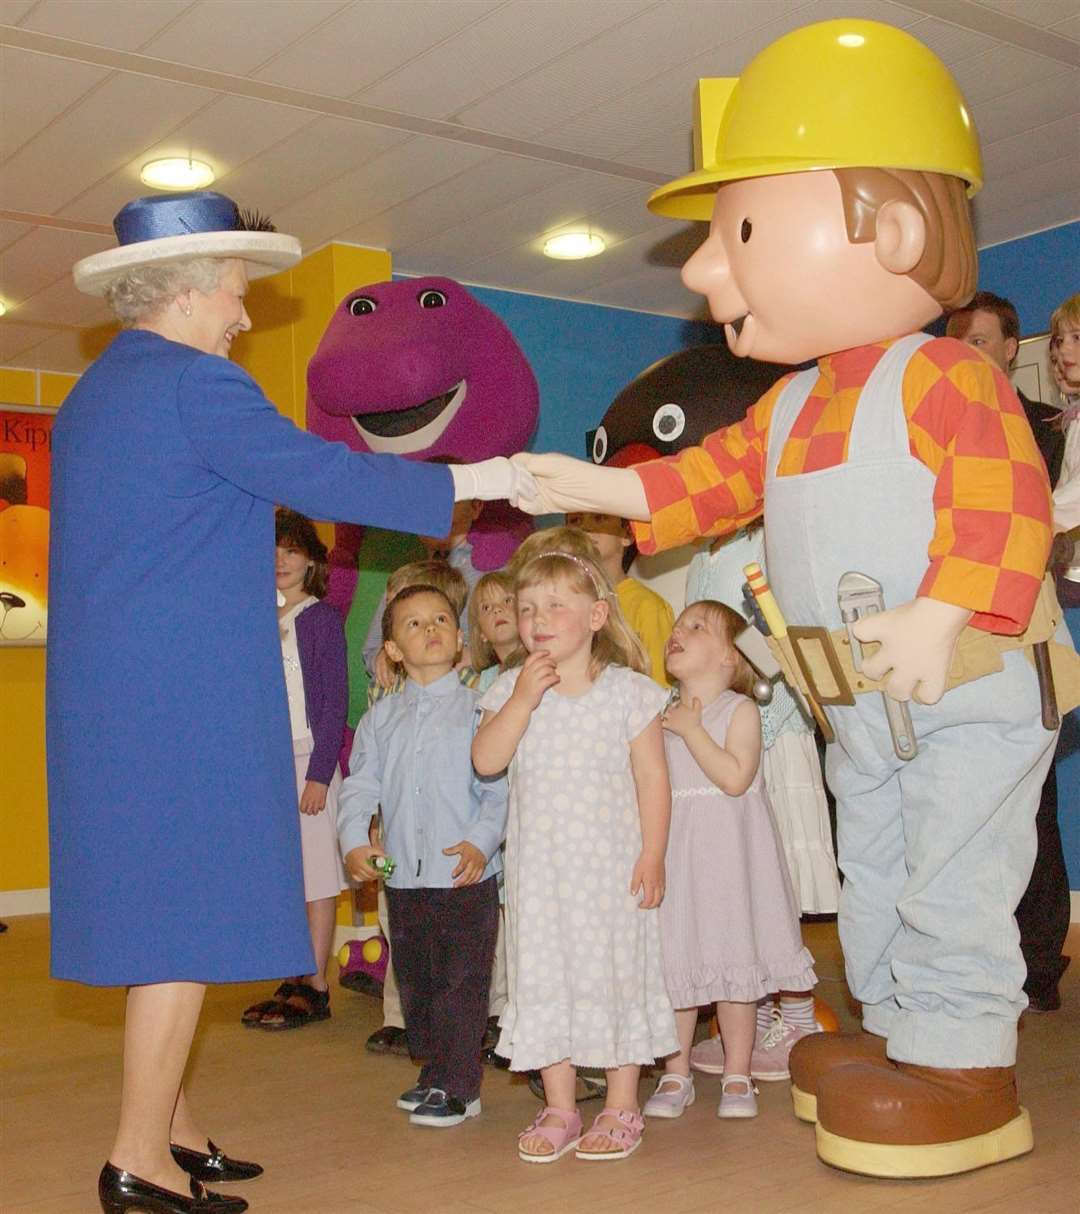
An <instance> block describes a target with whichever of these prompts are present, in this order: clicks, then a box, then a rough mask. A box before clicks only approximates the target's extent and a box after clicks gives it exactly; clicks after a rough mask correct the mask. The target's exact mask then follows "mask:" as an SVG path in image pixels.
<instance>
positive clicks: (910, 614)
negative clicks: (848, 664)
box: [852, 598, 972, 704]
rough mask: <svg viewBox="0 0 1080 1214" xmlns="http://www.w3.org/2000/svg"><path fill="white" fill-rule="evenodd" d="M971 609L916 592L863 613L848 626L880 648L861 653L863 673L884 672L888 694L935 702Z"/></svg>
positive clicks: (878, 675) (941, 692)
mask: <svg viewBox="0 0 1080 1214" xmlns="http://www.w3.org/2000/svg"><path fill="white" fill-rule="evenodd" d="M971 614H972V613H971V612H970V611H968V609H967V608H966V607H957V606H955V605H954V604H952V603H943V602H941V601H940V600H939V599H925V598H919V599H914V600H912V602H910V603H904V604H903V606H901V607H894V608H892V610H890V611H882V612H881V613H880V614H878V615H868V616H866V617H864V618H863V619H861V620H859V621H858V622H857V623H856V624H854V625H852V632H854V633H855V635H856V636H857V637H858V638H859V640H860V641H862V642H864V643H865V642H867V641H880V642H881V648H880V649H879V650H878V651H877V653H875V654H874V655H873V656H872V657H869V658H868V657H864V658H863V663H862V668H863V673H864V674H865V675H866V677H867V678H869V679H883V678H885V676H886V675H889V679H888V682H887V683H886V684H885V690H886V691H887V692H888V693H889V695H890V696H891V697H892V698H893V699H894V700H911V699H915V700H918V702H919V703H920V704H936V703H937V702H938V700H940V699H941V697H942V696H943V695H944V694H945V681H946V679H947V678H948V675H949V667H950V666H951V665H952V660H953V654H954V653H955V652H956V642H957V641H958V640H959V639H960V634H961V633H962V632H963V631H964V628H965V627H966V626H967V623H968V621H969V620H970V619H971ZM890 671H891V672H892V673H891V674H890Z"/></svg>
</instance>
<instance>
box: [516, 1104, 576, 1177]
mask: <svg viewBox="0 0 1080 1214" xmlns="http://www.w3.org/2000/svg"><path fill="white" fill-rule="evenodd" d="M548 1116H552V1117H560V1118H561V1119H562V1121H563V1124H562V1125H541V1124H540V1122H542V1121H543V1120H544V1118H545V1117H548ZM533 1134H536V1135H537V1136H539V1137H540V1138H543V1139H544V1141H545V1142H550V1143H551V1146H552V1149H551V1150H550V1151H549V1152H548V1153H547V1154H546V1155H535V1154H533V1152H531V1151H526V1150H525V1149H524V1148H523V1147H522V1145H521V1144H522V1141H523V1140H524V1139H526V1138H529V1137H530V1136H531V1135H533ZM580 1141H581V1114H580V1113H579V1112H578V1111H577V1109H573V1110H571V1109H552V1108H548V1107H547V1106H546V1105H545V1107H544V1108H542V1109H541V1110H540V1112H539V1113H537V1114H536V1119H535V1120H534V1121H533V1123H532V1125H531V1126H529V1128H528V1129H527V1130H522V1131H521V1133H520V1134H519V1135H518V1158H519V1159H523V1160H524V1161H525V1162H526V1163H554V1162H555V1160H556V1159H561V1158H562V1157H563V1156H564V1155H565V1154H566V1152H567V1151H572V1150H573V1149H574V1147H576V1146H577V1144H578V1143H579V1142H580Z"/></svg>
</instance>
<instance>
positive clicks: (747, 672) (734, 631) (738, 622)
mask: <svg viewBox="0 0 1080 1214" xmlns="http://www.w3.org/2000/svg"><path fill="white" fill-rule="evenodd" d="M692 607H700V608H701V609H702V610H703V611H704V612H705V615H706V616H707V617H708V619H709V620H711V621H712V623H713V624H714V625H715V626H716V627H717V628H719V629H720V631H721V632H722V633H723V635H724V637H725V638H726V639H727V641H728V642H729V643H730V645H731V647H732V649H734V650H735V677H734V678H733V679H732V680H731V690H732V691H737V692H738V693H739V694H740V695H744V696H749V697H750V699H754V683H755V681H756V675H755V674H754V670H753V667H752V666H751V665H750V663H749V662H748V661H747V660H746V658H744V657H743V655H742V654H741V653H740V652H739V650H738V648H736V645H735V639H736V637H738V635H739V633H741V632H743V631H744V630H745V629H746V628H747V627H748V625H747V622H746V620H744V619H743V617H742V616H741V615H739V613H738V612H737V611H736V610H735V609H734V607H729V606H728V605H727V603H720V602H718V601H717V600H716V599H698V601H697V602H696V603H691V604H690V606H689V607H687V608H686V611H689V610H690V609H691V608H692ZM686 611H684V612H683V614H684V615H685V614H686ZM680 618H681V617H680Z"/></svg>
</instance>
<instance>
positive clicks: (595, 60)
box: [459, 0, 791, 138]
mask: <svg viewBox="0 0 1080 1214" xmlns="http://www.w3.org/2000/svg"><path fill="white" fill-rule="evenodd" d="M790 7H791V6H790V3H789V0H758V2H757V3H755V4H754V5H752V6H749V7H744V6H742V5H739V6H733V5H730V4H724V3H722V0H721V2H719V3H718V2H717V0H667V3H665V4H661V5H657V6H656V7H654V8H651V9H648V10H647V11H645V12H643V13H641V14H640V15H639V16H637V17H635V18H634V19H633V20H632V21H627V22H625V23H624V24H622V25H620V26H618V27H617V28H616V29H613V30H611V31H610V33H608V34H606V35H604V36H603V37H602V38H600V39H598V40H597V42H596V43H595V44H594V43H589V44H586V45H584V46H580V47H577V48H575V49H574V50H573V51H570V52H569V53H568V54H565V55H563V56H562V57H561V58H560V59H558V60H556V61H555V62H554V63H551V64H548V65H547V66H545V67H543V68H541V69H540V70H538V71H535V72H533V73H531V74H530V75H529V76H527V77H526V78H525V79H523V80H519V81H516V82H515V83H514V84H513V85H511V86H509V87H507V88H504V89H500V90H499V91H497V92H495V93H493V94H492V95H491V96H490V97H487V98H485V99H484V100H483V101H481V102H479V103H478V104H477V105H473V106H468V107H466V108H465V109H464V110H463V111H462V112H461V114H460V115H459V117H460V119H461V121H462V122H465V123H467V124H468V125H470V126H479V127H483V128H484V129H485V130H494V131H499V132H502V133H504V134H510V135H515V136H518V137H522V138H533V137H535V136H536V135H537V134H538V133H539V132H541V131H551V130H553V129H555V128H556V127H558V126H559V125H561V124H563V123H565V122H567V121H568V120H569V119H571V118H572V117H573V116H574V115H576V114H580V113H581V112H582V111H585V110H588V109H591V108H592V107H594V106H600V105H605V104H606V103H608V102H610V101H611V100H612V99H613V98H616V97H621V96H622V95H623V94H624V93H626V92H628V91H629V90H630V89H631V88H632V87H633V85H634V83H635V82H636V81H639V80H642V79H646V80H648V79H651V78H652V77H653V76H656V75H657V74H658V73H660V72H668V71H672V70H674V69H676V68H677V67H678V66H679V65H680V64H683V63H685V62H686V61H687V60H689V59H697V58H699V57H700V56H701V54H702V51H703V49H704V48H708V47H710V46H719V45H721V44H723V43H725V42H727V41H731V40H733V39H734V38H735V37H738V36H740V35H741V34H743V33H746V32H748V31H750V30H752V29H753V28H755V27H758V26H763V25H766V24H768V23H769V21H771V20H774V19H776V18H777V17H779V16H782V15H783V14H784V13H786V12H787V11H788V10H789V9H790ZM695 78H696V77H695Z"/></svg>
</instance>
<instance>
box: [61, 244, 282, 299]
mask: <svg viewBox="0 0 1080 1214" xmlns="http://www.w3.org/2000/svg"><path fill="white" fill-rule="evenodd" d="M302 255H303V254H302V250H301V248H300V242H299V241H298V240H297V239H296V237H295V236H283V235H282V234H281V233H280V232H246V231H242V230H238V231H231V232H192V233H190V234H186V235H184V236H163V237H161V238H160V239H158V240H141V241H139V242H138V243H136V244H129V245H120V246H119V247H118V248H115V249H107V250H106V251H105V252H104V253H93V254H91V255H90V256H89V257H84V258H83V259H82V260H81V261H77V262H76V263H75V265H74V267H73V269H72V271H71V272H72V274H73V276H74V278H75V286H76V287H78V289H79V290H80V291H82V292H83V293H84V294H85V295H103V294H104V293H105V287H106V285H107V284H108V282H109V281H110V279H112V278H114V277H115V276H116V275H117V274H120V273H123V272H124V271H125V270H134V269H137V268H138V267H139V266H149V265H161V264H163V263H166V262H170V261H180V260H182V259H184V258H187V257H223V258H226V257H238V258H240V259H241V260H242V261H245V262H247V272H248V278H263V277H265V275H267V274H276V273H277V272H278V271H279V270H287V269H288V268H289V266H293V265H296V263H297V262H298V261H299V260H300V258H301V256H302Z"/></svg>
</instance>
